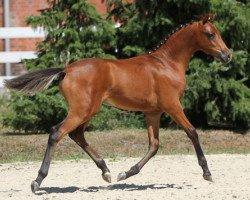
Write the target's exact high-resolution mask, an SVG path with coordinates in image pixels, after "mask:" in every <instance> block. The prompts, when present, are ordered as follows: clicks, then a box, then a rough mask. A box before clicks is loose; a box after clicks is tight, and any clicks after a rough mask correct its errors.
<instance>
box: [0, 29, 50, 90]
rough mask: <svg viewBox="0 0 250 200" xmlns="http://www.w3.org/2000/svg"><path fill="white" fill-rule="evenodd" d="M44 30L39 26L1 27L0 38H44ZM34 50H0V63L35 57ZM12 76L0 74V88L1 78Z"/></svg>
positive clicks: (0, 86)
mask: <svg viewBox="0 0 250 200" xmlns="http://www.w3.org/2000/svg"><path fill="white" fill-rule="evenodd" d="M45 35H46V32H45V31H44V30H43V29H42V28H41V27H40V28H37V29H33V28H31V27H1V28H0V39H4V40H9V39H13V38H44V37H45ZM36 57H37V55H36V53H35V52H34V51H0V63H5V64H9V63H19V62H20V61H21V60H22V59H32V58H36ZM9 78H12V76H0V88H2V87H3V80H4V79H9Z"/></svg>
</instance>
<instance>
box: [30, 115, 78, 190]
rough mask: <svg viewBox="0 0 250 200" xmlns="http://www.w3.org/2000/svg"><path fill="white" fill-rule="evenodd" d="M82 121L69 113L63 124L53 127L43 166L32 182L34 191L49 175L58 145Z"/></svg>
mask: <svg viewBox="0 0 250 200" xmlns="http://www.w3.org/2000/svg"><path fill="white" fill-rule="evenodd" d="M81 123H82V118H79V117H77V116H75V115H71V114H69V115H68V116H67V118H66V119H65V120H64V121H63V122H62V123H61V125H60V124H59V125H57V126H55V127H53V128H52V132H51V133H50V136H49V139H48V144H47V149H46V152H45V155H44V159H43V162H42V165H41V168H40V170H39V172H38V176H37V178H36V180H34V181H33V182H32V183H31V190H32V192H34V193H35V192H36V191H37V190H38V189H39V187H40V185H41V183H42V181H43V179H44V178H45V177H46V176H47V175H48V171H49V166H50V162H51V158H52V155H53V152H54V150H55V147H56V145H57V144H58V143H59V142H60V140H61V139H62V138H63V137H64V136H65V135H66V134H67V133H69V132H71V131H72V130H74V129H75V128H76V127H78V126H79V125H80V124H81Z"/></svg>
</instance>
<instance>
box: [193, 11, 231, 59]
mask: <svg viewBox="0 0 250 200" xmlns="http://www.w3.org/2000/svg"><path fill="white" fill-rule="evenodd" d="M214 17H215V15H214V14H207V15H205V16H202V17H201V18H200V20H199V21H198V34H197V42H198V48H199V49H200V50H202V51H204V52H205V53H207V54H209V55H212V56H214V57H215V58H218V59H220V60H221V62H223V63H229V62H230V61H231V59H232V52H231V51H230V50H229V49H228V47H227V46H226V44H225V43H224V41H223V40H222V38H221V35H220V32H219V31H218V29H217V28H216V27H215V26H214V25H213V24H212V23H211V22H212V21H213V19H214Z"/></svg>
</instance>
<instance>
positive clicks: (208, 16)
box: [199, 13, 216, 25]
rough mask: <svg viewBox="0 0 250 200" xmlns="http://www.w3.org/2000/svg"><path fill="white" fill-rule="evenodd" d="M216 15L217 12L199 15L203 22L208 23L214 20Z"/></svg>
mask: <svg viewBox="0 0 250 200" xmlns="http://www.w3.org/2000/svg"><path fill="white" fill-rule="evenodd" d="M215 17H216V14H213V13H209V14H206V15H203V16H200V17H199V20H200V21H202V24H203V25H204V24H206V23H207V22H212V21H213V20H214V19H215Z"/></svg>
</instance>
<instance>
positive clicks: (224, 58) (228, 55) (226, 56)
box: [218, 51, 232, 64]
mask: <svg viewBox="0 0 250 200" xmlns="http://www.w3.org/2000/svg"><path fill="white" fill-rule="evenodd" d="M218 57H219V59H220V60H221V62H223V63H224V64H227V63H229V62H230V61H231V60H232V52H231V51H227V52H226V51H220V52H219V55H218Z"/></svg>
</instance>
